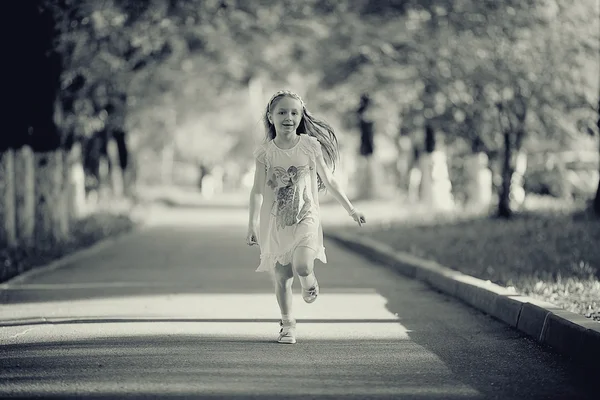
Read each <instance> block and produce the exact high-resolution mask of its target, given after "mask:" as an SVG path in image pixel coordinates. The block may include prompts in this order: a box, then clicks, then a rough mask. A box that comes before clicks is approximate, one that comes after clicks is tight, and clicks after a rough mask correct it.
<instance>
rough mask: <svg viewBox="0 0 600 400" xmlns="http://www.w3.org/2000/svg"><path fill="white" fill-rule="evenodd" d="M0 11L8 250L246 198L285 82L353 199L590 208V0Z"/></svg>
mask: <svg viewBox="0 0 600 400" xmlns="http://www.w3.org/2000/svg"><path fill="white" fill-rule="evenodd" d="M0 7H2V9H3V13H4V14H5V15H11V16H12V17H14V20H15V21H16V22H17V23H16V24H15V27H14V30H15V31H14V32H13V35H14V36H13V37H14V38H17V39H15V40H12V41H9V43H8V44H7V48H6V49H5V54H7V55H10V57H9V58H7V60H8V61H7V62H6V67H7V68H8V74H7V75H5V76H6V77H7V78H6V87H5V93H7V94H8V96H7V97H8V99H7V100H8V103H9V105H10V111H9V112H8V113H7V115H5V116H4V117H3V122H4V129H3V133H2V135H1V139H0V154H1V167H0V178H1V179H0V181H1V182H2V185H0V215H1V216H2V222H3V223H2V227H1V229H0V242H1V243H3V244H5V246H3V247H5V248H6V249H13V250H10V251H12V253H11V254H13V256H12V260H14V258H15V256H14V254H15V253H18V251H17V250H14V249H21V250H19V251H21V252H23V251H24V250H22V249H25V248H27V249H30V248H34V247H36V246H37V247H39V246H40V243H45V244H46V245H44V246H46V247H52V245H51V244H55V243H64V242H73V241H77V240H80V239H74V237H77V236H78V235H79V236H81V235H82V234H81V232H80V230H83V231H86V229H88V228H89V227H90V226H93V227H94V229H96V231H97V230H98V229H97V226H98V225H99V223H98V222H90V218H96V217H95V216H97V215H99V212H101V211H102V212H104V211H105V210H106V209H108V208H111V207H112V208H115V207H117V206H118V205H119V204H126V205H131V204H139V203H143V202H145V201H155V200H157V199H158V200H160V199H162V201H170V202H177V201H179V202H183V201H184V200H182V199H188V200H185V201H203V200H207V199H214V201H216V202H223V201H234V202H235V201H238V202H239V203H240V204H244V202H246V200H247V195H248V191H249V188H250V186H251V184H252V178H253V165H254V161H253V159H252V151H253V149H254V147H255V146H256V145H257V144H258V143H259V142H260V141H261V140H262V139H263V137H264V131H263V126H262V121H261V118H262V115H263V113H264V109H265V106H266V103H267V101H268V99H269V98H270V97H271V95H272V94H273V93H274V92H275V91H277V90H280V89H283V88H287V89H291V90H293V91H295V92H297V93H298V94H300V96H302V98H303V99H304V100H305V102H306V104H307V108H308V109H309V110H311V111H312V112H313V113H315V114H316V115H318V116H320V117H322V118H323V119H325V120H327V121H328V122H329V123H330V124H331V125H333V126H334V128H335V129H336V132H337V135H338V139H339V142H340V150H341V155H342V157H341V164H340V166H339V168H338V171H337V172H336V174H337V177H338V179H339V180H340V181H341V182H342V184H343V185H344V186H345V187H346V188H347V193H348V194H349V195H350V197H351V198H352V199H353V200H356V201H359V200H373V199H374V200H377V199H384V200H385V199H387V200H393V201H396V202H397V204H398V207H410V206H411V205H417V206H419V207H425V208H426V209H428V210H471V211H473V210H479V211H482V212H484V213H492V214H494V215H498V216H501V217H506V218H508V217H510V216H512V215H513V213H515V212H516V211H519V210H520V209H521V208H522V207H524V205H525V204H527V201H528V200H527V199H528V198H536V199H539V198H543V199H559V200H560V201H561V202H567V203H573V202H583V203H585V204H586V207H588V208H589V209H595V210H596V212H597V213H598V214H600V194H599V193H598V187H599V181H600V179H599V168H600V167H599V154H600V145H599V142H600V140H599V135H598V126H599V124H600V120H599V111H600V110H599V107H600V82H599V80H600V22H599V21H600V2H599V1H598V0H418V1H417V0H281V1H270V0H248V1H246V0H104V1H96V0H36V1H34V0H31V1H27V2H5V3H2V5H1V6H0ZM186 196H187V197H186ZM189 199H196V200H189ZM594 199H595V201H594ZM329 200H330V199H328V198H327V197H326V196H325V198H324V199H323V201H324V202H327V201H329ZM86 218H87V219H86ZM82 221H85V223H84V222H82ZM82 224H84V225H85V226H84V227H83V228H82ZM111 229H113V228H102V229H100V231H101V233H100V234H97V233H94V234H88V236H90V237H89V238H88V236H86V238H87V239H86V240H88V241H89V242H91V241H93V238H92V236H94V237H95V235H96V236H97V235H107V234H110V233H111V232H112V231H111ZM78 232H79V233H78ZM94 232H95V231H94ZM84 236H85V235H84ZM6 251H9V250H6ZM36 251H37V250H36ZM61 251H62V250H61ZM9 259H10V257H9ZM11 262H12V261H11ZM9 264H10V262H9ZM10 265H13V264H10ZM23 268H27V267H26V266H21V265H19V263H14V267H10V266H9V267H6V268H5V271H4V272H3V274H4V275H3V276H4V277H7V276H10V275H14V274H15V273H17V272H18V270H19V269H23Z"/></svg>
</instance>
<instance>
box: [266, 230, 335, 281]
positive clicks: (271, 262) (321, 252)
mask: <svg viewBox="0 0 600 400" xmlns="http://www.w3.org/2000/svg"><path fill="white" fill-rule="evenodd" d="M315 236H316V234H315V233H311V234H308V235H305V236H303V237H302V238H300V239H299V240H298V241H297V242H296V243H295V244H294V245H293V246H292V247H291V248H290V249H289V250H287V251H285V252H283V253H280V254H273V253H265V254H261V255H260V265H259V266H258V268H256V271H255V272H269V271H272V270H273V269H274V268H275V264H276V263H279V264H281V265H286V264H290V263H291V262H292V257H293V255H294V251H295V250H296V249H297V248H298V247H301V246H306V247H310V248H311V249H313V250H315V251H316V254H315V258H314V259H315V260H319V261H321V262H322V263H324V264H326V263H327V256H326V255H325V247H324V246H311V245H310V244H311V243H310V241H311V239H314V238H315Z"/></svg>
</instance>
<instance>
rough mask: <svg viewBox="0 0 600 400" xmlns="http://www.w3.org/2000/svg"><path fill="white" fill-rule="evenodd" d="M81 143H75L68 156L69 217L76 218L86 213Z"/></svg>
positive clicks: (72, 219)
mask: <svg viewBox="0 0 600 400" xmlns="http://www.w3.org/2000/svg"><path fill="white" fill-rule="evenodd" d="M81 154H82V150H81V143H75V144H74V145H73V147H72V148H71V152H70V153H69V156H68V166H67V168H69V170H70V172H69V186H68V187H69V199H68V204H69V210H68V211H69V219H70V221H71V222H73V221H76V220H78V219H79V218H81V217H82V216H83V215H84V214H85V213H86V211H87V210H86V198H85V172H84V170H83V163H82V161H81Z"/></svg>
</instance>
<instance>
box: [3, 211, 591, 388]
mask: <svg viewBox="0 0 600 400" xmlns="http://www.w3.org/2000/svg"><path fill="white" fill-rule="evenodd" d="M154 221H155V223H156V225H155V226H153V227H150V228H148V229H146V230H144V231H142V232H140V233H139V234H135V235H131V236H127V237H125V238H124V239H123V240H121V241H118V242H117V243H116V244H114V245H112V246H108V247H105V248H102V249H100V250H98V251H97V252H95V253H93V254H90V255H89V256H87V257H85V258H83V259H79V260H77V261H76V262H73V263H71V264H70V265H66V266H65V267H63V268H59V269H55V270H50V271H42V272H40V273H36V274H33V275H30V276H28V277H27V278H26V279H20V280H17V281H14V282H13V283H12V284H11V285H8V287H7V286H6V285H5V286H4V290H3V292H2V298H3V303H4V304H2V306H1V308H0V340H1V342H2V346H1V347H0V365H1V368H0V397H2V396H11V395H12V396H27V395H29V396H31V395H37V396H45V397H46V398H49V397H55V398H62V399H67V398H125V397H127V398H210V397H213V398H236V399H241V398H261V399H265V398H302V399H309V398H326V397H329V398H356V399H371V398H373V399H379V398H381V399H383V398H401V399H503V400H508V399H573V400H575V399H588V398H589V399H591V398H592V397H593V396H592V394H594V393H595V392H594V391H592V389H593V387H592V380H591V377H590V375H591V371H589V370H588V371H585V370H583V369H581V368H579V367H578V366H576V365H571V364H570V363H569V362H567V361H566V360H564V359H562V358H561V357H559V356H557V355H555V354H553V353H551V352H548V351H546V350H545V349H542V348H540V347H539V346H538V345H537V344H536V343H534V342H533V341H531V340H529V339H527V338H525V337H523V336H522V335H521V334H519V333H518V332H516V331H514V330H512V329H510V328H508V327H506V326H505V325H503V324H501V323H499V322H496V321H494V320H492V319H490V318H488V317H486V316H485V315H482V314H480V313H479V312H477V311H475V310H473V309H470V308H469V307H467V306H464V305H462V304H460V303H458V302H456V301H454V300H452V299H449V298H447V297H445V296H443V295H441V294H439V293H436V292H433V291H431V290H430V289H428V288H427V287H425V286H424V285H423V284H421V283H419V282H415V281H412V280H409V279H406V278H404V277H402V276H399V275H397V274H396V273H394V272H393V271H390V270H387V269H385V268H384V267H380V266H378V265H374V264H372V263H370V262H369V261H367V260H365V259H363V258H361V257H359V256H357V255H355V254H352V253H349V252H347V251H344V250H342V249H341V248H338V247H337V246H336V245H334V244H333V243H331V242H327V243H326V246H327V253H328V258H329V264H327V265H322V264H319V265H318V266H317V268H318V278H319V281H320V284H321V287H322V293H321V296H320V297H319V299H318V300H317V302H315V303H313V304H311V305H307V304H305V303H303V302H302V300H301V298H300V295H299V289H298V288H299V286H298V282H295V291H296V294H295V296H296V297H295V299H294V301H295V303H294V304H295V314H296V316H297V318H298V319H299V332H298V335H299V337H298V343H297V344H296V345H279V344H277V343H275V339H276V337H277V331H278V325H277V320H278V309H277V305H276V302H275V298H274V295H273V294H272V292H271V284H270V282H269V280H268V278H267V276H266V275H264V274H259V273H255V272H254V268H255V267H256V265H257V262H258V250H257V249H256V248H252V249H250V248H248V247H247V246H246V245H245V240H244V236H245V225H244V224H245V221H246V212H245V210H240V209H237V208H235V207H230V208H224V209H220V210H219V209H214V208H202V209H200V208H197V209H192V208H190V209H185V210H181V209H179V210H171V211H168V212H162V213H159V214H156V215H155V218H154ZM596 393H597V392H596Z"/></svg>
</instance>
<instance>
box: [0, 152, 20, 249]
mask: <svg viewBox="0 0 600 400" xmlns="http://www.w3.org/2000/svg"><path fill="white" fill-rule="evenodd" d="M14 157H15V155H14V150H12V149H8V150H6V151H4V152H3V153H0V218H1V221H2V226H1V227H0V241H3V242H5V243H6V244H7V245H8V246H11V247H14V246H16V245H17V229H16V228H17V225H16V218H15V171H14V169H15V168H14V164H15V158H14Z"/></svg>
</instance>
